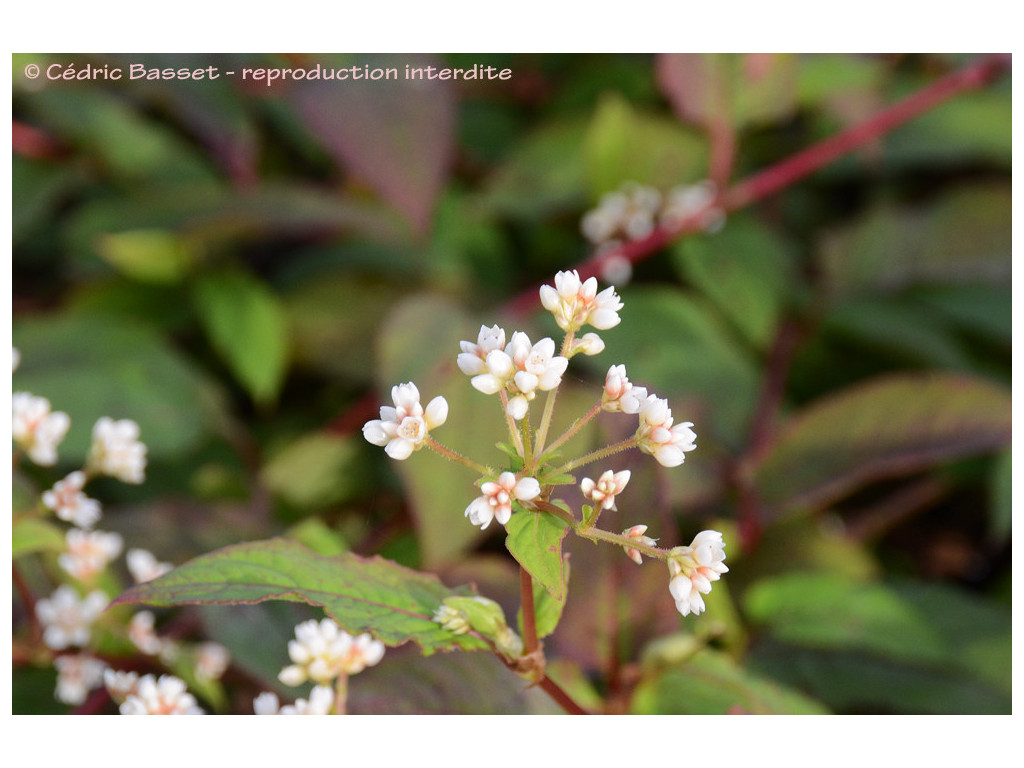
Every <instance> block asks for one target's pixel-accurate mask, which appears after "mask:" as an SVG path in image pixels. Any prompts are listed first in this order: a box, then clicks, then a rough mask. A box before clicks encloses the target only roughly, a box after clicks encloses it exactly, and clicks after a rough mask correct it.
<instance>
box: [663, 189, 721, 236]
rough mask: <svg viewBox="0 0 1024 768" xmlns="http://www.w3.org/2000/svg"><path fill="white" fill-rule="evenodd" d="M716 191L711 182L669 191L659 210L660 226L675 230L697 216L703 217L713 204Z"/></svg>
mask: <svg viewBox="0 0 1024 768" xmlns="http://www.w3.org/2000/svg"><path fill="white" fill-rule="evenodd" d="M717 193H718V190H717V187H716V186H715V184H714V183H713V182H711V181H703V182H701V183H699V184H680V185H679V186H677V187H673V188H672V189H670V190H669V192H668V195H666V198H665V206H664V207H663V208H662V210H661V224H662V226H666V227H671V228H675V227H678V226H681V225H682V224H684V223H685V222H686V221H687V220H689V219H692V218H694V217H696V216H698V215H700V216H703V215H704V214H705V213H706V212H707V210H708V209H709V207H710V206H711V205H712V203H714V201H715V196H716V195H717Z"/></svg>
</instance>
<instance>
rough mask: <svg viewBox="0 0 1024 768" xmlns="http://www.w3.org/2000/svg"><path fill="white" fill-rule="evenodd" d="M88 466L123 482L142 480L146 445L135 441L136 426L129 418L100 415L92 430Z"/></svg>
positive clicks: (136, 434) (136, 482) (137, 436)
mask: <svg viewBox="0 0 1024 768" xmlns="http://www.w3.org/2000/svg"><path fill="white" fill-rule="evenodd" d="M89 467H90V468H92V469H94V470H96V471H97V472H99V473H100V474H104V475H110V476H111V477H116V478H117V479H118V480H120V481H121V482H123V483H133V484H135V485H138V484H139V483H141V482H143V481H144V480H145V479H146V446H145V444H144V443H141V442H139V425H138V424H136V423H135V422H134V421H132V420H131V419H121V420H120V421H114V420H113V419H111V418H109V417H107V416H104V417H102V418H101V419H99V420H98V421H97V422H96V424H95V425H94V426H93V428H92V447H91V448H90V449H89Z"/></svg>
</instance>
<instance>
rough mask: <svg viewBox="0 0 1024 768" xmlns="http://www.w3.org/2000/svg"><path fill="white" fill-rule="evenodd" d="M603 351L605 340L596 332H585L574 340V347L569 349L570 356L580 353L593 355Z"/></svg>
mask: <svg viewBox="0 0 1024 768" xmlns="http://www.w3.org/2000/svg"><path fill="white" fill-rule="evenodd" d="M602 352H604V340H602V339H601V337H600V336H598V335H597V334H596V333H585V334H583V336H582V337H581V338H579V339H576V340H575V341H574V342H573V345H572V348H571V349H570V350H569V357H572V356H573V355H579V354H583V355H587V356H588V357H592V356H594V355H599V354H601V353H602Z"/></svg>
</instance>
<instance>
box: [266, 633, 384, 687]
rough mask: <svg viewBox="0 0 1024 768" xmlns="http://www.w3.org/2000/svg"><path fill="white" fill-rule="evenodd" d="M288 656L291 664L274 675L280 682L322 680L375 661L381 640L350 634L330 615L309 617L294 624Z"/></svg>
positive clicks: (380, 653)
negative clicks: (316, 617) (295, 625)
mask: <svg viewBox="0 0 1024 768" xmlns="http://www.w3.org/2000/svg"><path fill="white" fill-rule="evenodd" d="M288 656H289V657H290V658H291V660H292V661H293V662H294V664H291V665H289V666H287V667H285V668H284V669H282V670H281V673H280V674H279V675H278V679H279V680H280V681H281V682H282V683H284V684H285V685H291V686H296V685H302V684H303V683H304V682H306V681H307V680H312V681H313V682H314V683H320V684H324V683H329V682H331V681H332V680H334V679H336V678H337V677H338V676H339V675H354V674H356V673H358V672H362V671H363V670H364V669H366V668H367V667H372V666H373V665H375V664H377V663H378V662H379V661H380V660H381V659H382V658H383V657H384V643H382V642H380V641H379V640H374V639H373V638H372V637H371V636H370V635H368V634H362V635H359V636H358V637H353V636H352V635H350V634H348V633H347V632H345V631H344V630H343V629H341V627H339V626H338V625H337V624H336V623H335V622H334V620H333V619H329V618H327V619H323V620H321V621H316V620H315V619H310V620H309V621H304V622H302V623H301V624H299V625H298V626H297V627H295V640H289V641H288Z"/></svg>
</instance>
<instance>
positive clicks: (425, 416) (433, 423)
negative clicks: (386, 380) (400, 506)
mask: <svg viewBox="0 0 1024 768" xmlns="http://www.w3.org/2000/svg"><path fill="white" fill-rule="evenodd" d="M391 399H392V400H393V401H394V403H395V406H394V407H393V408H392V407H391V406H388V405H384V406H381V409H380V418H379V419H374V420H373V421H368V422H366V424H365V425H363V437H365V438H366V439H367V441H368V442H371V443H373V444H374V445H381V446H384V451H385V453H387V455H388V456H390V457H391V458H392V459H398V460H402V459H407V458H409V457H410V456H411V455H412V453H413V451H418V450H419V449H420V448H422V447H423V446H424V445H425V440H426V439H427V435H428V434H429V433H430V430H432V429H436V428H437V427H439V426H441V425H442V424H444V423H445V421H447V419H448V401H447V400H445V399H444V398H443V397H440V396H438V397H435V398H434V399H433V400H431V401H430V402H429V403H428V404H427V407H426V409H425V410H424V408H423V406H422V405H420V392H419V390H418V389H416V385H415V384H413V383H412V382H409V383H407V384H399V385H397V386H395V387H392V388H391Z"/></svg>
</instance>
